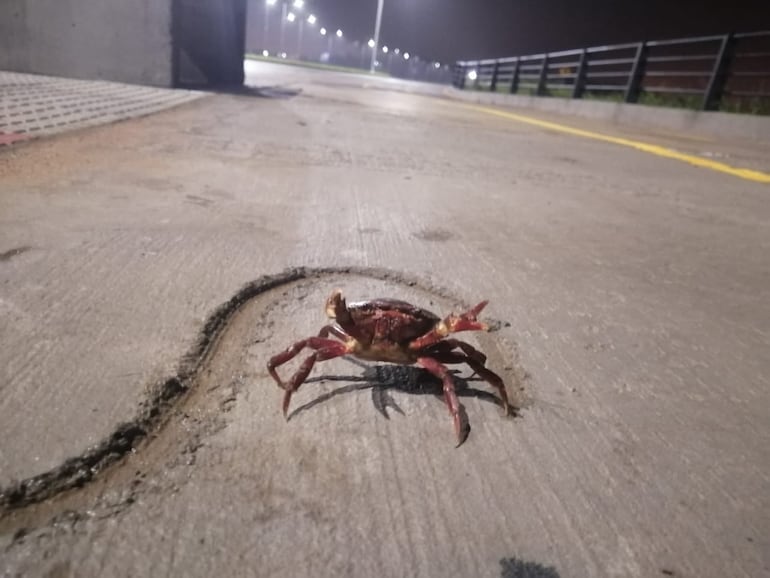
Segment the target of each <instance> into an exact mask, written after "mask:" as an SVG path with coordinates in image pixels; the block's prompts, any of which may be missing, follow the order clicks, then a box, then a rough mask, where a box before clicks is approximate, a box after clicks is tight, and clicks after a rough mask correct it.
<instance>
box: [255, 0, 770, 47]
mask: <svg viewBox="0 0 770 578" xmlns="http://www.w3.org/2000/svg"><path fill="white" fill-rule="evenodd" d="M258 1H260V2H264V0H258ZM306 2H307V8H308V11H309V12H313V13H315V14H316V15H317V16H318V17H319V21H320V22H321V24H322V25H324V26H327V27H329V28H338V27H339V28H342V29H343V30H344V32H345V36H346V37H347V38H349V39H351V40H361V41H366V40H367V39H368V38H370V37H371V36H372V35H373V29H374V16H375V12H376V7H377V0H306ZM769 16H770V0H764V1H762V0H752V1H748V0H723V1H722V2H714V1H713V0H702V1H700V2H697V1H693V0H646V1H645V0H637V1H627V0H591V1H588V0H582V1H581V0H385V11H384V14H383V24H382V33H381V44H386V45H388V46H391V47H400V48H401V49H402V50H406V51H409V52H411V53H412V54H417V55H419V56H421V57H422V58H425V59H428V60H439V61H442V62H452V61H454V60H461V59H474V58H485V57H497V56H508V55H517V54H531V53H537V52H546V51H553V50H563V49H569V48H581V47H583V46H594V45H601V44H609V43H619V42H632V41H638V40H655V39H664V38H674V37H680V36H691V35H702V34H719V33H724V32H728V31H730V30H734V31H739V32H742V31H751V30H763V29H764V30H768V29H770V17H769Z"/></svg>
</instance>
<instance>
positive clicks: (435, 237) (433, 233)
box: [412, 229, 455, 243]
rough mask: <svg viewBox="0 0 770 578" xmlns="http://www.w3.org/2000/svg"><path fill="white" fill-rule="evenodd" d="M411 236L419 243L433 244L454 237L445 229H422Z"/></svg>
mask: <svg viewBox="0 0 770 578" xmlns="http://www.w3.org/2000/svg"><path fill="white" fill-rule="evenodd" d="M412 236H413V237H414V238H416V239H420V240H421V241H430V242H433V243H443V242H445V241H449V240H451V239H454V238H455V235H454V234H453V233H451V232H449V231H447V230H445V229H422V230H420V231H417V232H416V233H412Z"/></svg>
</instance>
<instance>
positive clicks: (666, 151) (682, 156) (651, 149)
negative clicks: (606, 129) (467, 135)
mask: <svg viewBox="0 0 770 578" xmlns="http://www.w3.org/2000/svg"><path fill="white" fill-rule="evenodd" d="M455 104H457V105H459V106H462V107H464V108H469V109H471V110H476V111H479V112H483V113H486V114H491V115H494V116H500V117H503V118H507V119H509V120H515V121H517V122H523V123H526V124H531V125H533V126H539V127H540V128H547V129H549V130H555V131H559V132H563V133H566V134H571V135H574V136H580V137H583V138H591V139H595V140H601V141H604V142H609V143H613V144H617V145H621V146H626V147H631V148H634V149H637V150H640V151H644V152H646V153H650V154H653V155H658V156H660V157H666V158H669V159H675V160H678V161H682V162H685V163H689V164H691V165H695V166H696V167H701V168H704V169H711V170H712V171H718V172H720V173H726V174H728V175H733V176H734V177H739V178H741V179H746V180H748V181H756V182H758V183H770V174H768V173H763V172H761V171H755V170H752V169H742V168H739V167H733V166H730V165H727V164H725V163H720V162H718V161H712V160H710V159H704V158H702V157H698V156H695V155H688V154H686V153H680V152H678V151H675V150H673V149H670V148H666V147H662V146H659V145H654V144H650V143H646V142H642V141H637V140H631V139H627V138H621V137H616V136H611V135H608V134H602V133H600V132H593V131H590V130H583V129H580V128H575V127H571V126H567V125H565V124H558V123H555V122H549V121H547V120H540V119H537V118H532V117H530V116H525V115H522V114H515V113H512V112H506V111H504V110H498V109H496V108H489V107H486V106H478V105H475V104H465V103H460V102H455Z"/></svg>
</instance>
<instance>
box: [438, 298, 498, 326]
mask: <svg viewBox="0 0 770 578" xmlns="http://www.w3.org/2000/svg"><path fill="white" fill-rule="evenodd" d="M487 303H489V301H482V302H481V303H479V304H478V305H476V307H474V308H473V309H469V310H468V311H466V312H465V313H461V314H460V315H450V316H449V317H448V318H447V320H446V324H447V327H448V328H449V331H450V332H451V333H456V332H459V331H489V325H487V324H486V323H481V322H480V321H476V317H477V316H478V314H479V313H481V311H482V309H484V307H486V306H487Z"/></svg>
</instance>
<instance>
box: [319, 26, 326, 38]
mask: <svg viewBox="0 0 770 578" xmlns="http://www.w3.org/2000/svg"><path fill="white" fill-rule="evenodd" d="M319 32H320V33H321V36H326V28H321V30H319Z"/></svg>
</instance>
